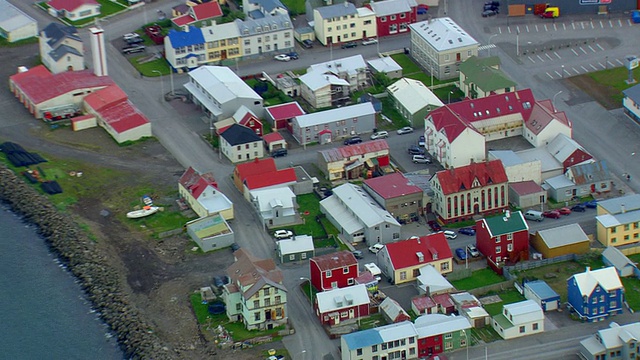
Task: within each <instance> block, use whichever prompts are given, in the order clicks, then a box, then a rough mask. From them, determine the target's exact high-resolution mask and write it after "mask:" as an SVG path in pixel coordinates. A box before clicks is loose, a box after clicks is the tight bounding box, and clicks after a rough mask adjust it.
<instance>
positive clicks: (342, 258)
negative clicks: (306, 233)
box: [309, 250, 358, 291]
mask: <svg viewBox="0 0 640 360" xmlns="http://www.w3.org/2000/svg"><path fill="white" fill-rule="evenodd" d="M309 270H310V273H311V284H312V285H313V286H314V287H315V288H316V289H317V290H318V291H327V290H331V289H336V288H343V287H347V286H351V285H354V284H355V281H356V278H357V277H358V260H356V258H355V256H353V254H352V253H351V252H349V251H346V250H345V251H340V252H337V253H333V254H327V255H322V256H316V257H313V258H311V260H309Z"/></svg>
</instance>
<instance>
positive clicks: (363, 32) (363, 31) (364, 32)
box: [362, 30, 367, 39]
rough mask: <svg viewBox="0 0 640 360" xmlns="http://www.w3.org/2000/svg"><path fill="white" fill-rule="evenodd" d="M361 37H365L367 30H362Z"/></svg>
mask: <svg viewBox="0 0 640 360" xmlns="http://www.w3.org/2000/svg"><path fill="white" fill-rule="evenodd" d="M362 38H363V39H366V38H367V30H362Z"/></svg>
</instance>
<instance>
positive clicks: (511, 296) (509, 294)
mask: <svg viewBox="0 0 640 360" xmlns="http://www.w3.org/2000/svg"><path fill="white" fill-rule="evenodd" d="M489 295H498V296H500V299H502V301H501V302H497V303H494V304H487V305H484V306H483V307H484V309H485V310H486V311H487V312H488V313H489V315H491V316H496V315H498V314H500V313H502V307H503V306H504V305H507V304H513V303H516V302H519V301H523V300H525V298H524V296H522V295H520V293H519V292H518V291H517V290H516V289H512V290H507V291H502V292H499V293H497V294H489Z"/></svg>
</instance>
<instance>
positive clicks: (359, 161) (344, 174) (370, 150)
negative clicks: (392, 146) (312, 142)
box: [317, 139, 390, 181]
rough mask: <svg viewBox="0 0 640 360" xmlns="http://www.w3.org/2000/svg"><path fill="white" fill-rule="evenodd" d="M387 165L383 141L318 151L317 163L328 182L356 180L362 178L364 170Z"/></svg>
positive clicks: (388, 161) (387, 147) (387, 146)
mask: <svg viewBox="0 0 640 360" xmlns="http://www.w3.org/2000/svg"><path fill="white" fill-rule="evenodd" d="M374 162H375V163H376V164H377V165H375V164H374ZM389 163H390V158H389V144H387V141H386V140H384V139H378V140H372V141H365V142H363V143H359V144H354V145H345V146H340V147H337V148H330V149H324V150H319V151H318V161H317V164H318V168H319V169H320V171H322V173H323V174H324V175H325V176H326V178H327V179H329V181H338V180H342V179H357V178H360V177H361V176H364V175H365V174H366V170H368V169H374V168H375V167H376V166H378V167H384V166H388V165H389Z"/></svg>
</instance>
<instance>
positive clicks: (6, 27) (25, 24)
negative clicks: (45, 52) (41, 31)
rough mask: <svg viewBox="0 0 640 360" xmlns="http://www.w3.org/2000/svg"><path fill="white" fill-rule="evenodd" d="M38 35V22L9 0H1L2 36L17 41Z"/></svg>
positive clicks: (0, 21)
mask: <svg viewBox="0 0 640 360" xmlns="http://www.w3.org/2000/svg"><path fill="white" fill-rule="evenodd" d="M35 36H38V22H37V21H36V20H34V19H33V18H32V17H31V16H29V15H27V14H25V13H24V12H22V11H21V10H20V9H18V8H17V7H15V6H13V5H12V4H11V3H9V2H8V1H7V0H0V37H3V38H5V39H7V41H8V42H10V43H12V42H16V41H19V40H23V39H29V38H32V37H35Z"/></svg>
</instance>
